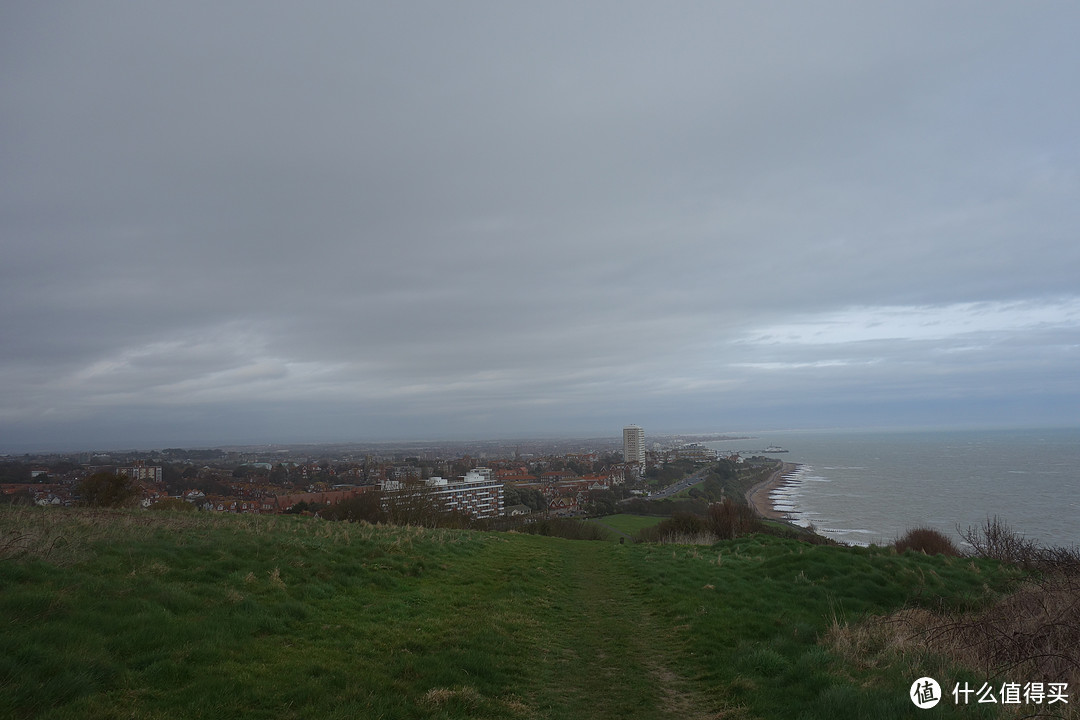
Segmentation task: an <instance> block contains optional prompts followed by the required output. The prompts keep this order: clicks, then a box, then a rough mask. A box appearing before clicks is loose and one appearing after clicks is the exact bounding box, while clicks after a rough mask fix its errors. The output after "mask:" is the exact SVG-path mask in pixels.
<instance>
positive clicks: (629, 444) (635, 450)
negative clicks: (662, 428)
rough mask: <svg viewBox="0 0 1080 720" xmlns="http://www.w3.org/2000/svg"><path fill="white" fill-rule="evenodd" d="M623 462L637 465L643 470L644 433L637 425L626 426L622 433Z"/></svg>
mask: <svg viewBox="0 0 1080 720" xmlns="http://www.w3.org/2000/svg"><path fill="white" fill-rule="evenodd" d="M622 445H623V451H622V453H623V462H626V463H637V465H638V467H639V468H641V469H642V470H644V469H645V431H644V430H642V429H641V428H639V427H638V426H637V425H628V426H626V427H624V428H623V431H622Z"/></svg>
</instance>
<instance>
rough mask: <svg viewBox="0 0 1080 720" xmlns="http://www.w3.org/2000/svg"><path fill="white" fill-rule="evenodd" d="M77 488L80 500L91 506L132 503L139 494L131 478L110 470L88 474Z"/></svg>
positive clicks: (119, 505) (116, 505) (120, 505)
mask: <svg viewBox="0 0 1080 720" xmlns="http://www.w3.org/2000/svg"><path fill="white" fill-rule="evenodd" d="M77 490H78V493H79V497H81V498H82V501H83V502H84V503H86V504H87V505H90V506H92V507H124V506H126V505H131V504H133V503H134V502H135V499H136V498H137V497H138V495H139V488H137V487H136V486H135V483H134V482H133V481H132V479H131V478H129V477H128V476H127V475H118V474H117V473H111V472H98V473H94V474H93V475H90V476H89V477H87V478H85V479H83V480H82V482H80V483H79V485H78V488H77Z"/></svg>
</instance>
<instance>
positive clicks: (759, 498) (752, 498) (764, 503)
mask: <svg viewBox="0 0 1080 720" xmlns="http://www.w3.org/2000/svg"><path fill="white" fill-rule="evenodd" d="M798 468H799V466H798V464H797V463H789V462H785V463H783V464H782V465H781V466H780V469H779V470H777V471H776V472H774V473H773V474H772V475H770V476H769V478H768V479H767V480H763V481H761V482H759V483H758V484H757V485H754V486H753V487H751V488H750V489H749V490H747V491H746V503H747V505H749V506H750V507H752V508H753V509H754V512H756V513H757V514H758V515H759V516H760V517H763V518H765V519H766V520H781V521H784V522H787V521H789V517H788V513H786V512H782V511H780V510H777V509H776V507H775V506H774V505H773V501H772V498H770V497H769V494H770V493H772V491H773V490H776V489H777V488H780V487H783V486H784V485H786V484H787V483H789V482H790V480H788V479H787V478H786V477H785V476H786V475H789V474H791V473H793V472H795V471H796V470H797V469H798Z"/></svg>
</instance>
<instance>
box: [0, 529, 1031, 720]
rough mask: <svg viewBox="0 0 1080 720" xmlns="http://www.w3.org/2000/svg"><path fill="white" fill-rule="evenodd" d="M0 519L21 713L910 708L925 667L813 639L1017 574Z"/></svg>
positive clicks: (669, 713) (836, 713)
mask: <svg viewBox="0 0 1080 720" xmlns="http://www.w3.org/2000/svg"><path fill="white" fill-rule="evenodd" d="M0 532H2V533H3V535H2V536H0V537H3V538H5V540H4V542H3V543H2V544H0V547H2V548H3V554H2V555H0V621H2V622H3V626H4V628H5V630H4V632H3V633H2V634H0V716H3V717H14V718H30V717H35V718H37V717H42V718H106V717H135V718H170V719H173V718H187V717H202V718H301V717H330V718H334V717H342V718H344V717H349V718H352V717H365V718H376V717H384V718H443V717H490V718H619V719H620V720H622V719H625V718H714V717H747V718H750V717H806V718H811V717H830V718H842V717H853V718H854V717H870V716H873V717H907V716H909V715H910V714H911V713H912V711H915V708H914V707H913V706H912V705H911V703H910V702H909V701H908V699H907V696H906V695H907V688H908V686H909V685H910V683H911V681H912V680H913V679H914V678H909V677H906V676H900V675H898V674H897V673H895V672H890V671H889V669H888V668H883V669H878V670H873V671H866V670H856V669H853V668H849V667H845V666H844V665H843V663H842V662H841V661H840V660H839V659H838V658H836V657H834V656H833V655H831V654H830V652H829V651H828V650H826V649H825V648H824V647H823V646H821V645H820V644H819V643H818V640H819V638H820V636H821V635H822V634H823V633H824V632H825V631H827V630H828V628H829V627H830V625H831V624H832V623H833V622H834V621H835V620H836V619H837V618H847V619H855V618H857V617H859V616H861V615H862V614H864V613H870V612H885V611H889V610H892V609H894V608H896V607H899V606H900V605H902V604H905V603H912V602H915V603H922V604H925V605H928V606H936V605H938V604H940V603H942V602H944V603H946V604H948V605H950V606H964V605H968V604H972V603H976V602H978V601H979V599H980V598H982V597H985V596H986V595H987V593H990V592H992V591H993V590H994V588H1003V587H1005V586H1006V585H1007V584H1008V582H1009V581H1010V579H1011V577H1012V576H1010V575H1009V574H1008V573H1007V572H1006V571H1003V570H1001V569H999V568H998V567H997V566H995V565H993V564H990V563H982V562H972V561H970V560H948V559H945V558H940V557H936V558H928V557H925V556H913V555H907V556H896V555H895V554H892V553H891V552H890V551H888V550H882V549H848V548H833V547H811V546H808V545H803V544H800V543H797V542H794V541H785V540H778V539H775V538H768V537H764V536H755V537H750V538H743V539H740V540H736V541H733V542H729V543H721V544H719V545H717V546H714V547H710V548H704V547H682V546H679V547H673V546H653V545H630V544H625V545H620V544H615V543H609V542H581V541H568V540H561V539H557V538H546V537H539V536H531V535H519V534H513V533H479V532H469V531H450V530H425V529H420V528H397V527H373V526H368V525H355V524H348V523H331V522H324V521H320V520H317V519H309V518H299V517H243V516H241V517H213V516H208V515H205V514H177V515H169V514H148V513H138V512H132V513H128V512H102V511H89V510H59V509H50V510H44V511H42V510H38V509H21V510H16V509H8V508H4V509H0ZM927 662H931V661H930V660H927ZM930 670H935V671H939V672H943V671H944V669H943V668H941V667H927V671H930ZM939 710H940V712H938V714H939V715H940V716H945V717H948V716H949V714H950V712H952V713H954V714H955V716H957V717H959V716H961V715H963V716H964V717H972V716H973V713H972V712H971V711H972V710H974V708H967V709H965V710H968V712H960V711H959V709H956V708H947V707H945V706H944V705H943V706H942V707H941V708H939ZM975 716H977V715H975Z"/></svg>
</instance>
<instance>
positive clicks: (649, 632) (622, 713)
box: [539, 543, 716, 718]
mask: <svg viewBox="0 0 1080 720" xmlns="http://www.w3.org/2000/svg"><path fill="white" fill-rule="evenodd" d="M561 545H565V546H564V547H560V546H561ZM549 546H552V547H558V548H559V550H561V551H562V552H561V553H560V554H561V556H562V563H563V565H562V569H561V571H562V576H563V577H562V580H563V582H562V583H561V584H560V588H561V589H560V591H559V592H556V593H554V594H553V598H552V600H553V603H552V605H551V606H550V607H549V610H550V611H552V612H551V614H550V619H549V620H548V622H546V623H545V626H546V628H547V632H546V637H545V638H544V639H543V642H542V643H541V647H540V660H541V663H540V668H539V669H541V670H542V672H543V674H544V675H546V676H547V678H546V679H545V681H544V682H543V684H542V686H543V687H544V688H546V692H548V693H552V692H554V693H555V694H556V696H553V697H550V698H549V699H548V701H547V703H546V705H547V708H546V710H547V711H549V712H550V716H551V717H568V718H571V717H592V718H664V717H671V718H697V717H711V716H712V715H713V713H712V712H710V709H711V708H713V707H715V705H716V698H715V697H709V696H707V695H705V694H703V693H702V692H701V691H700V689H697V688H694V687H693V686H692V684H691V683H690V682H689V681H688V680H687V679H685V678H684V677H683V676H682V675H680V672H679V670H678V668H679V666H680V664H681V659H682V658H683V655H684V653H685V652H686V649H685V631H686V627H683V628H681V629H680V628H676V627H670V626H668V625H667V624H665V622H664V621H662V620H661V619H660V618H658V617H657V615H656V613H655V609H654V608H652V607H651V606H650V602H649V600H648V597H647V591H646V590H645V588H644V587H643V586H642V585H641V581H639V580H637V579H635V573H634V572H632V570H631V569H630V568H629V567H628V566H627V564H626V560H625V557H624V551H623V549H622V548H620V547H618V546H613V545H609V544H606V543H572V544H571V543H565V544H563V543H549Z"/></svg>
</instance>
